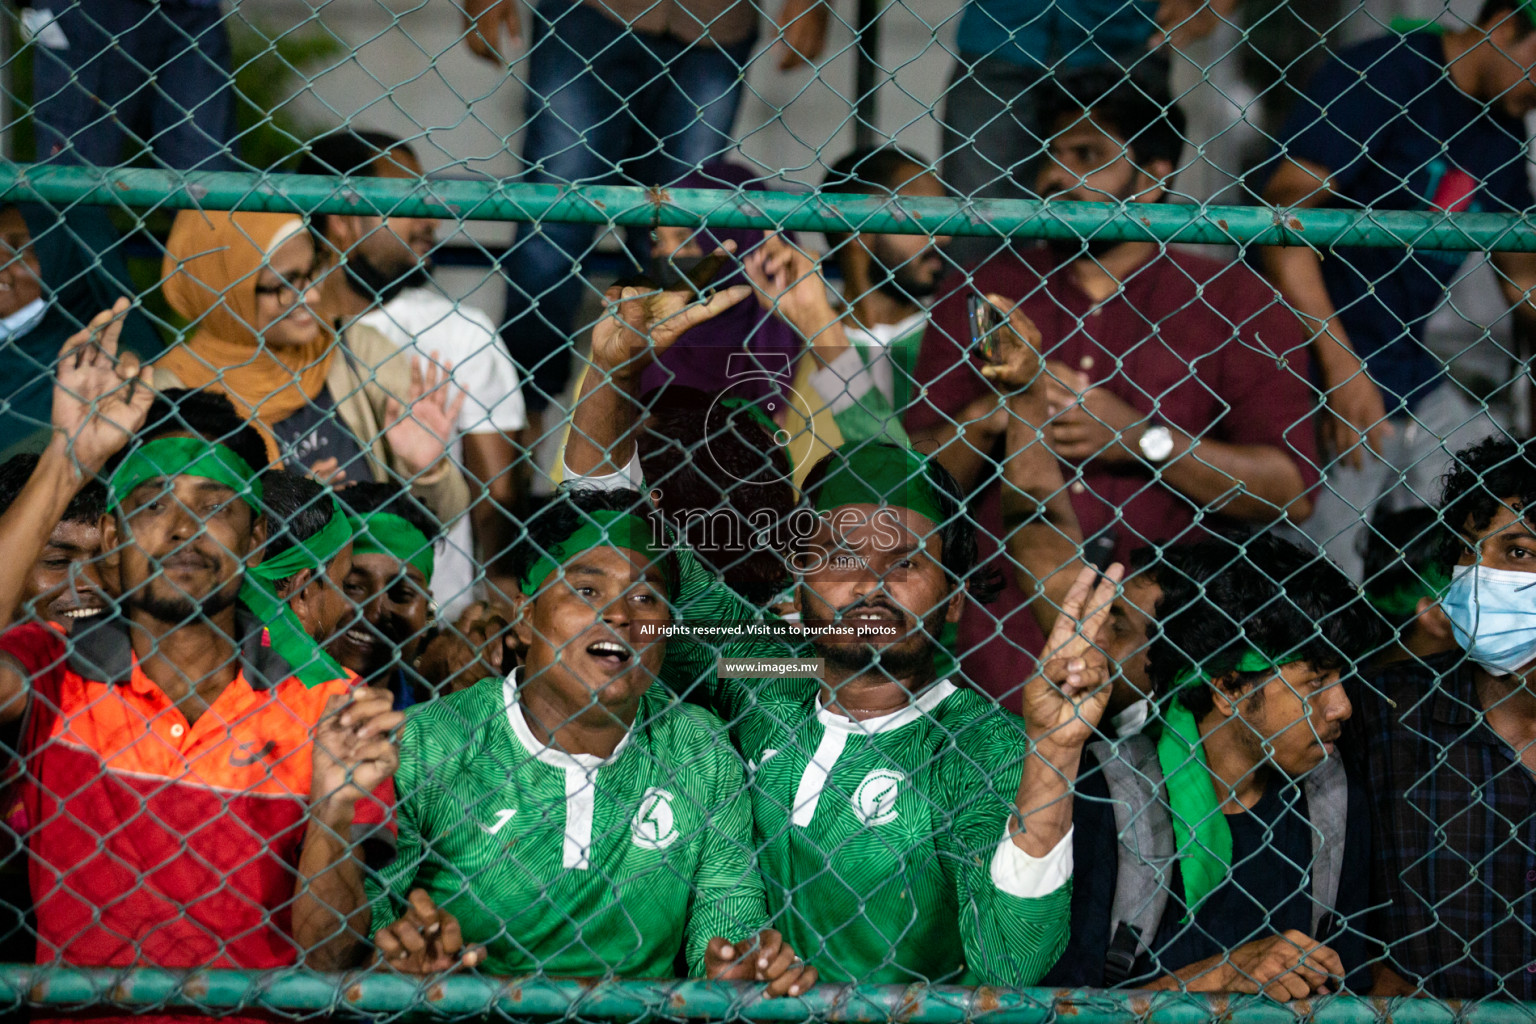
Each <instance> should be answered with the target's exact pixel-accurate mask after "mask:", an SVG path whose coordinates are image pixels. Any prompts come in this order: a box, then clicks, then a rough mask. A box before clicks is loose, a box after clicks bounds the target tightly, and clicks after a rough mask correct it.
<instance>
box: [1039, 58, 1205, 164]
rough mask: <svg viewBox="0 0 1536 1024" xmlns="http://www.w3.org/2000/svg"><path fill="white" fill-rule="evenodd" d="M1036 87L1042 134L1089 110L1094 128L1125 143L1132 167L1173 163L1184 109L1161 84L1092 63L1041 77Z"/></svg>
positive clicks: (1180, 146) (1181, 135) (1179, 146)
mask: <svg viewBox="0 0 1536 1024" xmlns="http://www.w3.org/2000/svg"><path fill="white" fill-rule="evenodd" d="M1038 88H1039V90H1040V92H1039V98H1038V110H1039V117H1040V125H1041V131H1042V133H1046V134H1047V137H1049V136H1050V135H1054V134H1055V132H1056V129H1057V126H1058V124H1059V123H1060V122H1061V121H1063V120H1066V119H1071V120H1072V121H1077V120H1079V119H1080V118H1082V116H1083V115H1084V114H1091V115H1092V119H1093V123H1094V124H1095V125H1097V126H1098V127H1099V129H1100V130H1102V131H1103V132H1105V133H1106V134H1108V135H1112V136H1114V137H1115V138H1117V139H1120V140H1122V141H1123V142H1124V143H1125V146H1126V150H1127V151H1128V154H1129V155H1130V157H1131V160H1132V162H1133V163H1135V164H1136V165H1137V166H1138V167H1141V168H1142V169H1145V168H1146V167H1147V166H1148V165H1149V164H1151V163H1152V162H1153V161H1155V160H1166V161H1168V162H1169V163H1170V164H1172V165H1173V166H1174V167H1175V168H1177V167H1178V164H1179V154H1180V153H1182V152H1183V151H1184V112H1183V111H1182V110H1180V109H1179V106H1178V104H1176V103H1175V102H1174V101H1173V97H1172V96H1170V95H1169V93H1168V89H1167V87H1166V86H1164V85H1162V84H1161V83H1159V82H1156V81H1154V80H1152V79H1151V78H1148V77H1146V76H1142V75H1136V74H1130V75H1127V74H1124V73H1122V72H1121V71H1120V70H1118V69H1116V70H1114V71H1111V70H1110V69H1108V68H1098V67H1092V68H1082V69H1080V70H1077V71H1069V72H1067V73H1065V74H1061V75H1056V76H1053V77H1050V78H1047V79H1045V80H1043V81H1042V82H1041V84H1040V86H1039V87H1038Z"/></svg>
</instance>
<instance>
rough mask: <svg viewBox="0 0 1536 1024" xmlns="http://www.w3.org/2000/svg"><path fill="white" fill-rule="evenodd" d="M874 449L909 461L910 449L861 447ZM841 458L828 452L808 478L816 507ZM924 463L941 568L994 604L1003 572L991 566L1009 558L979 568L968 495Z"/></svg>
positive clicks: (933, 462) (934, 463)
mask: <svg viewBox="0 0 1536 1024" xmlns="http://www.w3.org/2000/svg"><path fill="white" fill-rule="evenodd" d="M871 446H872V447H875V448H888V449H890V450H891V452H892V454H893V455H894V456H895V457H897V458H901V459H905V458H906V451H907V449H906V448H904V447H903V446H901V445H899V444H893V443H891V442H889V441H866V442H864V445H863V446H862V447H871ZM838 458H839V453H838V452H836V451H833V452H828V453H827V454H826V455H823V456H822V457H821V459H820V461H818V462H817V463H816V465H814V466H812V467H811V471H810V472H809V473H807V474H806V476H805V481H804V483H803V484H802V485H801V493H802V494H803V495H804V496H805V500H806V501H807V502H809V503H810V504H811V505H812V506H813V507H814V506H815V504H816V493H817V491H819V490H820V489H821V484H822V481H824V480H825V479H826V476H827V473H828V471H829V470H830V469H831V467H832V465H833V464H834V462H835V461H836V460H837V459H838ZM925 461H926V468H927V472H928V480H929V482H931V483H932V484H933V490H934V493H935V495H936V496H937V497H938V499H939V512H940V514H941V515H943V517H944V521H943V522H942V523H940V524H939V529H938V535H939V549H940V555H939V561H940V564H941V565H943V567H944V571H945V573H946V574H948V576H949V578H950V580H951V581H952V582H953V583H954V584H955V585H956V586H957V587H958V586H965V588H966V596H967V597H968V598H969V599H971V600H973V601H976V602H978V603H980V604H991V603H992V602H993V601H994V600H996V598H997V595H998V594H1000V593H1002V591H1003V573H1002V570H1000V569H999V568H998V567H997V566H996V565H993V564H991V563H993V562H995V561H997V560H999V559H1006V558H1007V554H1006V553H1005V552H1003V551H999V552H998V553H997V554H996V555H994V556H993V557H992V558H989V559H988V560H987V564H985V565H979V566H978V565H977V564H976V563H977V561H978V559H979V557H980V555H979V548H978V546H977V543H976V521H975V520H974V519H972V518H971V513H970V510H969V509H968V508H967V507H966V504H965V492H964V491H963V490H961V488H960V483H959V481H957V480H956V479H955V478H954V477H953V476H951V475H950V473H949V470H947V469H945V468H944V467H943V465H941V464H940V462H939V460H938V459H936V458H934V457H933V456H931V455H930V456H927V457H926V459H925ZM1010 564H1011V563H1010Z"/></svg>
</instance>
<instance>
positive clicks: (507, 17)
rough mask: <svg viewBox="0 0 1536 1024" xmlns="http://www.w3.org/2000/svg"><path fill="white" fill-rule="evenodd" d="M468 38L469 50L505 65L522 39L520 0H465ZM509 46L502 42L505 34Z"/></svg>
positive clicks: (465, 23)
mask: <svg viewBox="0 0 1536 1024" xmlns="http://www.w3.org/2000/svg"><path fill="white" fill-rule="evenodd" d="M463 4H464V29H465V34H464V42H465V43H466V44H468V46H469V52H470V53H473V54H474V55H475V56H476V57H479V58H480V59H481V60H487V61H490V62H491V63H492V64H501V65H505V64H506V63H508V61H507V58H508V57H509V56H510V55H511V53H512V51H513V50H515V49H517V44H518V43H520V42H522V37H523V22H522V16H521V15H519V14H518V12H517V0H463ZM503 36H505V37H506V46H505V48H503V46H502V37H503Z"/></svg>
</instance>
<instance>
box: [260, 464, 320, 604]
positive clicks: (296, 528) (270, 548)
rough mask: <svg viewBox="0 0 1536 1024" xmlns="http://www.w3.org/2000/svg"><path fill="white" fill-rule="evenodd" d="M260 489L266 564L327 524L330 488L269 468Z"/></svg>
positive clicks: (295, 474)
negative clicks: (265, 513) (264, 530)
mask: <svg viewBox="0 0 1536 1024" xmlns="http://www.w3.org/2000/svg"><path fill="white" fill-rule="evenodd" d="M261 487H262V504H264V505H265V506H266V508H267V524H268V531H269V534H270V535H269V537H268V539H267V547H266V553H265V555H264V556H263V558H264V559H265V560H267V561H270V560H272V559H274V558H276V557H277V556H278V555H281V554H282V553H284V552H285V551H287V550H288V549H290V548H292V547H293V546H294V545H296V544H300V543H303V542H304V541H307V540H309V539H310V538H311V537H313V536H314V535H315V534H317V533H319V532H320V531H321V530H323V529H325V527H326V524H327V523H329V522H330V521H331V515H332V506H331V492H330V489H329V488H327V487H325V486H324V485H322V484H320V483H318V482H316V481H314V480H311V479H310V478H309V477H306V476H300V475H299V474H297V473H292V472H288V471H286V470H281V469H269V470H267V472H265V473H263V474H262V475H261ZM294 575H297V573H295V574H294ZM292 578H293V577H292V576H290V577H288V579H292ZM278 582H286V581H285V580H280V581H278Z"/></svg>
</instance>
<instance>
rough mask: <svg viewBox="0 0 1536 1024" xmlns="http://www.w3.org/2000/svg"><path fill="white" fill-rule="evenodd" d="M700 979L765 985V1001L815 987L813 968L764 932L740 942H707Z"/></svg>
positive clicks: (779, 937)
mask: <svg viewBox="0 0 1536 1024" xmlns="http://www.w3.org/2000/svg"><path fill="white" fill-rule="evenodd" d="M704 975H705V977H707V978H709V979H711V980H716V981H766V982H767V983H768V988H767V990H766V992H765V993H764V994H765V995H767V996H768V997H769V998H776V997H778V996H798V995H800V994H801V993H803V992H807V991H809V990H810V988H811V986H812V985H814V984H816V977H817V975H816V968H814V967H812V966H811V965H810V964H807V963H805V962H804V961H803V960H801V959H800V958H799V957H797V956H796V955H795V951H794V950H793V949H791V948H790V946H789V943H787V942H785V941H784V936H782V935H780V934H779V933H778V932H776V931H774V930H773V929H772V928H764V929H763V930H762V931H760V932H758V933H757V935H755V936H754V937H752V938H751V939H748V940H746V941H744V942H738V943H736V944H734V945H733V944H731V943H729V942H727V941H725V940H724V939H721V938H714V939H710V940H709V946H708V947H707V948H706V949H705V950H704Z"/></svg>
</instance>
